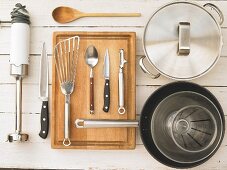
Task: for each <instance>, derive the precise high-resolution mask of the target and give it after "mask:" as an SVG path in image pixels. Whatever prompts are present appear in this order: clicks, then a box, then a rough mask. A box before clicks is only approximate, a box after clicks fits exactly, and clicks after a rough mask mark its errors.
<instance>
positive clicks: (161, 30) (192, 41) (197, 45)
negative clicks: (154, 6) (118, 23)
mask: <svg viewBox="0 0 227 170" xmlns="http://www.w3.org/2000/svg"><path fill="white" fill-rule="evenodd" d="M143 43H144V44H143V45H144V51H145V54H146V56H147V58H148V60H149V62H150V63H151V64H152V65H153V66H154V67H155V68H156V69H157V71H159V72H160V73H161V74H163V75H165V76H167V77H170V78H173V79H177V80H188V79H193V78H197V77H199V76H201V75H203V74H205V73H206V72H207V71H209V70H210V69H211V68H212V67H213V66H214V64H215V63H216V62H217V60H218V58H219V56H220V53H221V48H222V44H223V43H222V35H221V28H220V25H219V23H218V22H217V21H216V19H215V18H214V17H213V16H212V15H211V14H210V13H209V12H208V11H207V10H206V9H205V8H204V7H201V6H199V5H197V4H194V3H190V2H175V3H171V4H168V5H166V6H164V7H162V8H160V9H159V10H157V11H156V12H155V13H154V14H153V16H152V17H151V18H150V20H149V22H148V23H147V25H146V28H145V31H144V37H143Z"/></svg>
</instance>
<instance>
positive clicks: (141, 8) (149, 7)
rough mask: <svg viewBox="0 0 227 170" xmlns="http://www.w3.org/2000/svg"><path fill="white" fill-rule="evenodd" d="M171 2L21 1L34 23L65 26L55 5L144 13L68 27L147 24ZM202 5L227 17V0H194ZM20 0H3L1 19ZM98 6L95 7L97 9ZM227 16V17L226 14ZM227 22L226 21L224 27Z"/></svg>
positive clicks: (102, 0)
mask: <svg viewBox="0 0 227 170" xmlns="http://www.w3.org/2000/svg"><path fill="white" fill-rule="evenodd" d="M169 2H171V1H170V0H162V1H154V0H134V1H130V0H124V1H121V0H115V1H108V2H107V1H105V0H93V1H89V0H83V1H80V0H68V1H64V2H62V1H61V0H55V1H51V0H49V1H46V0H39V3H35V5H34V2H33V1H26V0H21V1H20V3H22V4H25V5H26V6H27V9H28V11H29V12H30V15H31V22H32V25H34V26H62V24H58V23H56V22H55V21H54V20H53V19H52V16H51V13H52V11H53V9H54V8H55V7H58V6H70V7H73V8H76V9H78V10H80V11H83V12H140V13H141V14H142V15H141V17H133V18H120V19H119V18H110V17H105V18H97V17H96V18H83V19H79V20H77V21H75V22H72V23H69V24H64V26H100V25H101V26H144V25H145V24H146V22H147V20H148V19H149V17H150V16H151V15H152V14H153V13H154V12H155V11H156V10H157V9H158V8H159V7H161V6H162V5H164V4H166V3H169ZM194 2H197V3H199V4H201V5H203V4H205V3H206V2H211V3H214V4H216V5H217V6H218V7H219V8H220V9H221V10H222V11H223V13H224V16H227V11H226V10H225V9H226V8H227V2H226V1H194ZM16 3H17V1H16V0H11V1H8V0H1V1H0V6H1V10H0V16H1V20H9V19H10V12H11V10H12V9H13V7H14V5H15V4H16ZM94 7H95V8H94ZM225 18H227V17H225ZM226 25H227V23H226V22H224V24H223V26H226Z"/></svg>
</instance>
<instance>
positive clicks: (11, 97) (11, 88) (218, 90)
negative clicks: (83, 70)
mask: <svg viewBox="0 0 227 170" xmlns="http://www.w3.org/2000/svg"><path fill="white" fill-rule="evenodd" d="M157 88H158V87H157V86H155V87H153V86H137V88H136V90H137V97H136V100H137V102H136V104H137V106H136V108H137V109H136V112H137V114H140V112H141V110H142V107H143V105H144V103H145V101H146V99H147V98H148V97H149V96H150V95H151V94H152V93H153V92H154V91H155V90H156V89H157ZM49 89H50V95H49V96H50V98H49V100H50V103H51V86H49ZM208 89H209V90H210V91H211V92H212V93H213V94H214V95H215V96H216V97H217V99H218V100H219V102H220V103H221V105H222V107H223V110H224V112H225V114H226V115H227V87H208ZM0 94H1V95H0V113H14V112H15V102H14V101H15V85H13V84H1V85H0ZM38 95H39V91H38V85H35V84H24V85H23V113H39V112H40V107H41V101H40V100H39V98H38ZM50 108H51V105H50Z"/></svg>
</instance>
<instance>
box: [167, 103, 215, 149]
mask: <svg viewBox="0 0 227 170" xmlns="http://www.w3.org/2000/svg"><path fill="white" fill-rule="evenodd" d="M170 132H171V135H172V139H173V141H174V142H175V144H176V145H177V146H178V147H179V148H181V149H182V150H184V151H187V152H200V151H203V150H205V149H207V148H208V147H209V146H210V145H211V144H212V143H213V142H214V139H215V137H216V136H217V123H216V121H215V118H214V116H213V115H212V113H211V112H210V111H209V110H208V109H206V108H204V107H201V106H197V105H191V106H186V107H184V108H182V109H181V110H179V111H178V112H176V114H174V119H173V121H172V126H170Z"/></svg>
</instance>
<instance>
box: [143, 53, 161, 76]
mask: <svg viewBox="0 0 227 170" xmlns="http://www.w3.org/2000/svg"><path fill="white" fill-rule="evenodd" d="M145 58H146V56H142V57H141V58H140V61H139V65H140V68H141V69H142V71H143V72H144V73H146V74H149V75H150V76H151V78H152V79H156V78H158V77H159V76H160V73H158V74H153V73H151V72H150V71H148V69H147V68H146V66H145V65H144V63H143V60H144V59H145Z"/></svg>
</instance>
